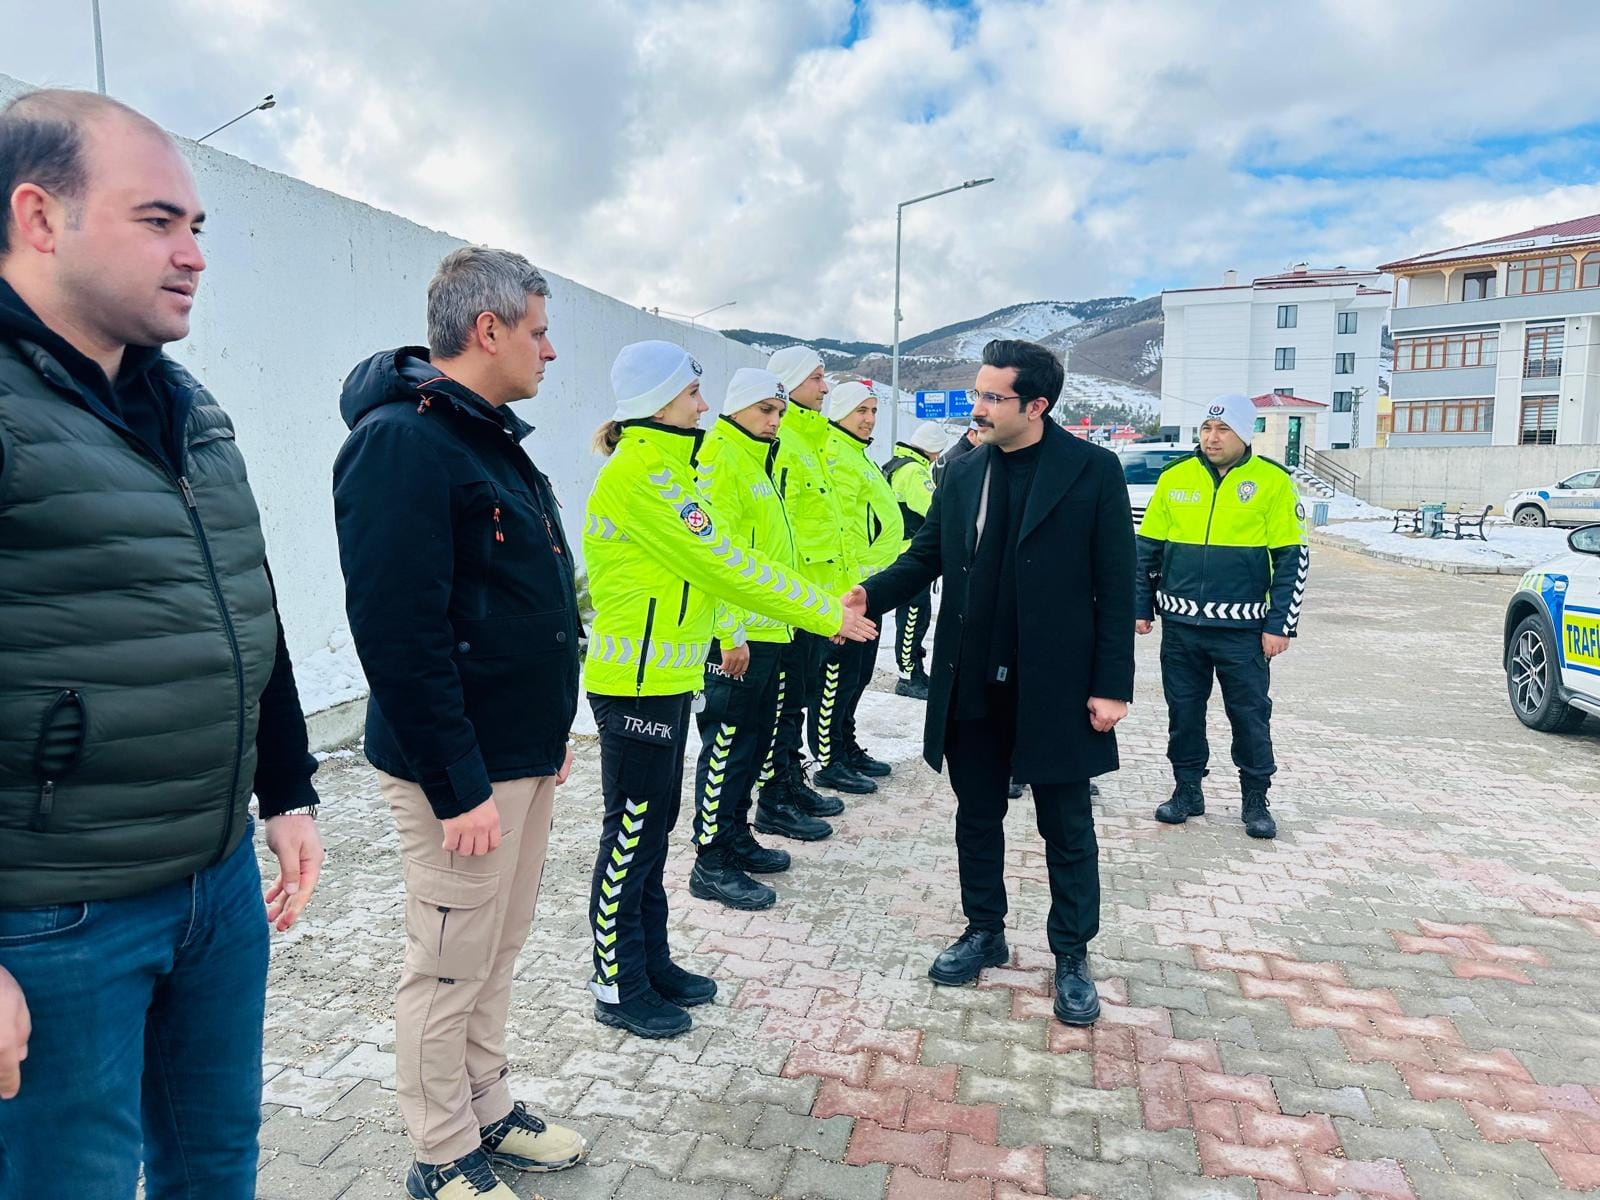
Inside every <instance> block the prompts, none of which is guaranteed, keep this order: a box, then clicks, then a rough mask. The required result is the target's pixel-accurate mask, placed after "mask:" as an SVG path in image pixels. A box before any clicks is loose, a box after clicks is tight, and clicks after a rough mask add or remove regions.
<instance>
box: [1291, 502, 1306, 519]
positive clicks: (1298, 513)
mask: <svg viewBox="0 0 1600 1200" xmlns="http://www.w3.org/2000/svg"><path fill="white" fill-rule="evenodd" d="M1294 515H1295V519H1296V520H1297V521H1304V520H1305V519H1306V506H1305V505H1304V504H1300V503H1298V502H1296V504H1295V506H1294Z"/></svg>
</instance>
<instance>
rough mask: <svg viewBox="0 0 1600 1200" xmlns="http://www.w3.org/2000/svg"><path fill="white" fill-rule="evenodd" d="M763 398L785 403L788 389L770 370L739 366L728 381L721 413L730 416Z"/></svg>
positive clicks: (759, 401)
mask: <svg viewBox="0 0 1600 1200" xmlns="http://www.w3.org/2000/svg"><path fill="white" fill-rule="evenodd" d="M763 400H781V401H784V402H785V403H787V402H788V400H789V389H788V388H786V387H784V386H783V384H782V382H780V381H779V379H778V377H777V376H776V375H774V374H773V373H772V372H771V371H764V370H762V369H761V368H760V367H740V368H739V369H738V370H737V371H735V372H734V373H733V378H732V379H730V380H729V381H728V392H727V395H726V396H725V397H724V398H723V401H722V415H723V416H725V417H731V416H733V414H734V413H736V412H743V411H744V410H745V409H747V408H749V407H750V406H751V405H752V404H760V403H761V402H762V401H763Z"/></svg>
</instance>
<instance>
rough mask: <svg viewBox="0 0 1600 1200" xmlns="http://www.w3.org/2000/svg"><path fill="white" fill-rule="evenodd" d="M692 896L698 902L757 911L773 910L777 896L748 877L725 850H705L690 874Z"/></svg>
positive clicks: (765, 886) (690, 892)
mask: <svg viewBox="0 0 1600 1200" xmlns="http://www.w3.org/2000/svg"><path fill="white" fill-rule="evenodd" d="M689 894H690V895H691V896H693V897H695V899H697V900H715V901H716V902H717V903H718V904H722V905H726V906H727V907H728V908H738V909H743V910H744V911H746V912H755V911H757V910H759V909H763V908H771V907H772V906H773V905H774V904H776V903H777V902H778V893H777V892H775V891H773V890H772V889H771V888H769V887H768V886H767V885H766V884H764V883H757V882H756V881H755V880H754V879H751V878H750V876H748V875H746V874H745V873H744V872H743V871H741V870H740V869H739V868H738V867H736V866H734V865H733V863H731V862H729V861H728V856H727V855H726V854H724V853H722V851H720V850H718V849H715V848H711V849H707V850H702V851H701V852H700V856H699V857H698V858H697V859H695V863H694V870H693V871H691V872H690V873H689Z"/></svg>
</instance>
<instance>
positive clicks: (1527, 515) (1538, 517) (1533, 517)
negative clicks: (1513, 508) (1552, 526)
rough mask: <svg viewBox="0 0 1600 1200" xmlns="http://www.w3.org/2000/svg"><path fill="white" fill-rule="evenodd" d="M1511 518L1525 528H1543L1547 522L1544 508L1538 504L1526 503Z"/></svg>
mask: <svg viewBox="0 0 1600 1200" xmlns="http://www.w3.org/2000/svg"><path fill="white" fill-rule="evenodd" d="M1511 519H1512V521H1514V522H1515V523H1516V524H1518V525H1521V526H1523V527H1524V528H1525V529H1542V528H1543V527H1544V526H1545V525H1546V524H1547V522H1546V520H1545V515H1544V509H1542V508H1540V507H1539V506H1538V505H1537V504H1524V505H1523V506H1522V507H1521V508H1519V509H1517V515H1516V516H1514V517H1512V518H1511Z"/></svg>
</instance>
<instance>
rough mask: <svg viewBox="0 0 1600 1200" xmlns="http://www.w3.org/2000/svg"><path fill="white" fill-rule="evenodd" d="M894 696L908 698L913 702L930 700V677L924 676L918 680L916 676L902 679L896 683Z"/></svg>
mask: <svg viewBox="0 0 1600 1200" xmlns="http://www.w3.org/2000/svg"><path fill="white" fill-rule="evenodd" d="M894 694H895V695H896V696H906V697H908V698H909V699H912V700H926V699H927V698H928V677H927V676H926V675H924V676H923V677H922V678H921V679H918V678H917V677H916V676H915V675H913V676H911V677H910V678H909V679H907V678H902V679H898V680H896V681H895V685H894Z"/></svg>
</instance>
